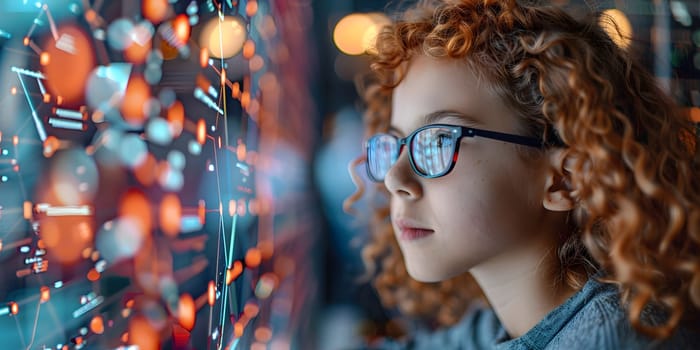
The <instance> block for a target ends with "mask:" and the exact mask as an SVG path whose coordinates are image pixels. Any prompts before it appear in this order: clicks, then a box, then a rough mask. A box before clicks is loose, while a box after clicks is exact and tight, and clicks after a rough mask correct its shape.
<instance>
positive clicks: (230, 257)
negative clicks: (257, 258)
mask: <svg viewBox="0 0 700 350" xmlns="http://www.w3.org/2000/svg"><path fill="white" fill-rule="evenodd" d="M237 218H238V214H234V215H233V222H232V223H231V238H230V239H231V241H230V242H231V245H230V246H229V250H228V261H226V268H227V271H226V273H229V272H228V269H229V268H230V267H231V263H232V262H233V247H234V242H235V241H236V219H237ZM228 290H229V286H228V285H226V286H225V287H224V300H223V302H222V303H221V305H222V306H221V309H222V312H221V342H220V343H219V344H220V345H219V349H221V345H223V343H224V339H223V338H224V326H225V325H226V322H225V321H226V313H225V312H223V310H224V309H228Z"/></svg>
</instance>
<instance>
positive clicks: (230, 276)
mask: <svg viewBox="0 0 700 350" xmlns="http://www.w3.org/2000/svg"><path fill="white" fill-rule="evenodd" d="M241 273H243V264H242V263H241V262H240V261H236V262H234V263H233V266H232V267H231V268H229V269H228V270H226V285H230V284H231V282H233V281H234V280H235V279H236V278H238V276H240V275H241Z"/></svg>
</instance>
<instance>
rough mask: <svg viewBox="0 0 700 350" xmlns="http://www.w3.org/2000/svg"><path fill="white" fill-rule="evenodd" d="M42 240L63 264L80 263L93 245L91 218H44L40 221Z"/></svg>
mask: <svg viewBox="0 0 700 350" xmlns="http://www.w3.org/2000/svg"><path fill="white" fill-rule="evenodd" d="M40 224H41V233H40V235H41V239H42V240H43V241H44V243H45V244H46V247H47V248H48V249H50V250H51V252H52V253H53V254H54V257H55V258H56V259H57V260H58V261H59V262H61V263H64V264H71V263H74V262H76V261H78V260H79V259H80V258H81V256H82V252H83V250H84V249H85V248H87V247H89V246H90V245H91V244H92V237H93V230H92V223H91V218H89V217H83V216H73V217H70V216H66V217H44V218H41V219H40Z"/></svg>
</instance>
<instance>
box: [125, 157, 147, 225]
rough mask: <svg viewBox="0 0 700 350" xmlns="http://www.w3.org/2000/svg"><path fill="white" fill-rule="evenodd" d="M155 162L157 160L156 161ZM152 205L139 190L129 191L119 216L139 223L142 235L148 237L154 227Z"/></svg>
mask: <svg viewBox="0 0 700 350" xmlns="http://www.w3.org/2000/svg"><path fill="white" fill-rule="evenodd" d="M154 161H155V160H154ZM151 213H152V210H151V203H150V202H149V201H148V198H146V195H145V194H144V193H143V192H141V191H140V190H138V189H134V188H132V189H129V190H128V191H127V192H126V194H124V196H123V197H122V199H121V204H120V206H119V216H120V217H122V218H129V219H131V220H133V221H134V222H136V223H138V225H139V228H140V230H141V232H140V234H141V235H143V236H146V235H148V234H150V232H151V229H152V227H153V218H152V214H151Z"/></svg>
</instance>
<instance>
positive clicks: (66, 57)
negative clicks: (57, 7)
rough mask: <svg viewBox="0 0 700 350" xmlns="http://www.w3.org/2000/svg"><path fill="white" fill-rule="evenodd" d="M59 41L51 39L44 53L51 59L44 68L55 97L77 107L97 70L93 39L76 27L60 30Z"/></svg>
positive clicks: (49, 87)
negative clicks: (92, 73) (91, 74)
mask: <svg viewBox="0 0 700 350" xmlns="http://www.w3.org/2000/svg"><path fill="white" fill-rule="evenodd" d="M57 30H58V33H59V34H58V35H59V36H58V38H56V39H54V38H53V37H50V38H49V40H48V42H47V44H46V45H45V48H44V52H45V53H46V54H47V55H48V56H49V57H50V60H49V62H48V63H47V64H46V65H44V66H43V67H42V70H43V72H44V74H45V75H46V84H47V87H48V89H49V91H50V92H51V94H53V95H56V96H61V98H63V101H64V102H65V104H66V105H76V104H79V103H80V101H81V100H82V99H83V97H84V93H85V83H86V82H87V81H88V76H89V75H90V72H92V70H93V68H94V67H95V54H94V50H93V47H92V44H91V41H90V38H89V36H88V35H87V34H85V32H84V31H83V30H81V29H79V28H77V27H75V26H71V25H67V26H64V27H59V28H58V29H57Z"/></svg>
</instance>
